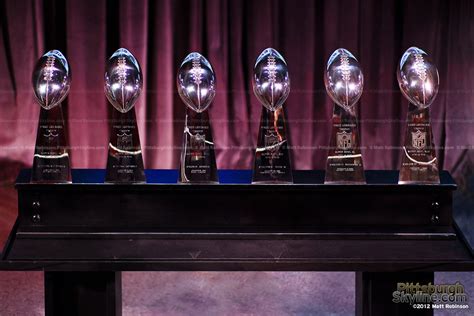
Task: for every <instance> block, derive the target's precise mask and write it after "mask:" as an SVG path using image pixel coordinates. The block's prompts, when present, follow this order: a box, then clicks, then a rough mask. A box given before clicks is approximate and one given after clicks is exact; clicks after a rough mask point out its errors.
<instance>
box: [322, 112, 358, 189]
mask: <svg viewBox="0 0 474 316" xmlns="http://www.w3.org/2000/svg"><path fill="white" fill-rule="evenodd" d="M359 143H360V141H359V131H358V128H357V118H356V115H355V107H352V108H350V109H344V108H342V107H340V106H339V105H337V104H334V111H333V117H332V131H331V140H330V144H329V146H330V147H329V154H328V158H327V162H326V175H325V179H324V184H366V181H365V174H364V166H363V161H362V154H361V151H360V147H359Z"/></svg>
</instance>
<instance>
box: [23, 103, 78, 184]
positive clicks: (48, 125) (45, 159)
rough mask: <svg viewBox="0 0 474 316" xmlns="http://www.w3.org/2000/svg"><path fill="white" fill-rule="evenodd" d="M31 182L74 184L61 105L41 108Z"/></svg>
mask: <svg viewBox="0 0 474 316" xmlns="http://www.w3.org/2000/svg"><path fill="white" fill-rule="evenodd" d="M31 182H32V183H72V181H71V168H70V163H69V153H68V150H67V137H66V131H65V127H64V119H63V112H62V108H61V105H58V106H56V107H54V108H52V109H49V110H45V109H44V108H41V111H40V118H39V122H38V132H37V135H36V146H35V155H34V158H33V168H32V173H31Z"/></svg>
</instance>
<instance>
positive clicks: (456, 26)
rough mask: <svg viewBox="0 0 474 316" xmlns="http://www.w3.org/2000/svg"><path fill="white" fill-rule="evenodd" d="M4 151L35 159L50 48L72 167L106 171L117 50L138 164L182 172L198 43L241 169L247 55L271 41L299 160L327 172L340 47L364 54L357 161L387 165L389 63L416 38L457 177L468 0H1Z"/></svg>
mask: <svg viewBox="0 0 474 316" xmlns="http://www.w3.org/2000/svg"><path fill="white" fill-rule="evenodd" d="M0 3H1V6H2V7H1V8H0V11H1V12H2V15H1V28H2V29H1V30H2V31H1V34H0V41H1V42H2V43H3V45H1V46H0V74H1V76H0V119H1V121H0V124H1V125H2V133H1V134H0V148H1V151H0V157H1V158H2V159H9V160H19V161H21V162H24V163H26V164H31V160H32V153H33V147H34V141H35V133H36V126H37V119H38V112H39V106H38V105H37V104H35V102H34V99H33V93H32V87H31V73H32V69H33V67H34V64H35V62H36V60H37V59H38V58H39V57H40V56H41V55H42V54H43V53H44V52H45V51H47V50H50V49H60V50H61V51H63V53H64V54H65V55H66V57H67V58H68V60H69V63H70V65H71V67H72V74H73V82H72V88H71V92H70V94H69V98H68V100H67V102H65V104H64V108H65V112H66V119H67V124H68V128H69V141H70V145H71V146H72V165H73V167H76V168H77V167H104V166H105V161H106V155H107V153H106V148H107V146H106V145H107V142H108V132H109V131H108V124H107V118H108V117H109V112H110V111H111V109H112V107H111V105H109V104H108V103H107V102H106V98H105V97H104V93H103V84H104V79H103V74H104V65H105V61H106V59H107V58H108V56H110V55H111V54H112V53H113V51H115V50H116V49H117V48H119V47H122V46H123V47H126V48H128V49H129V50H130V51H131V52H132V53H133V54H134V55H135V56H136V57H137V59H138V60H139V62H140V63H141V66H142V69H143V73H144V77H145V87H144V88H145V90H144V93H142V95H141V96H140V98H139V101H138V102H137V104H136V112H137V115H138V120H139V127H140V133H141V139H142V145H143V146H144V147H145V164H146V167H147V168H177V164H178V157H179V151H180V148H179V146H180V145H181V135H182V130H183V118H184V104H183V103H182V102H181V100H180V99H179V97H178V95H177V92H176V88H175V79H176V77H175V76H176V71H177V69H178V67H179V64H180V62H181V61H182V60H183V58H184V57H185V56H186V55H187V54H188V53H189V52H191V51H200V52H201V53H203V54H204V55H205V56H207V58H208V59H209V60H210V62H211V64H212V65H213V67H214V70H215V72H216V75H217V80H218V81H217V84H218V86H217V87H218V93H217V96H216V98H215V101H214V103H213V105H212V106H211V108H210V115H211V119H212V127H213V129H214V134H215V137H214V138H215V142H216V146H217V160H218V167H219V168H250V166H251V163H252V159H253V149H252V148H253V146H255V144H256V138H257V129H258V123H259V122H258V120H259V115H260V111H261V106H260V104H259V103H258V101H257V100H256V98H255V97H254V95H253V92H252V88H251V76H252V70H253V65H254V63H255V59H256V57H257V56H258V55H259V53H260V52H261V51H262V50H263V49H264V48H266V47H274V48H276V49H277V50H279V51H280V52H281V53H282V54H283V56H284V57H285V58H286V60H287V63H288V66H289V70H290V76H291V80H292V92H291V94H290V97H289V98H288V101H287V103H286V111H287V117H288V126H289V130H290V145H292V146H293V147H294V148H293V150H292V155H293V162H294V166H295V168H298V169H310V168H318V169H322V168H324V164H325V159H326V149H325V148H324V146H327V145H328V141H329V122H330V117H331V114H332V104H331V102H330V99H329V98H328V97H327V95H326V92H325V89H324V84H323V71H324V67H325V64H326V61H327V59H328V57H329V55H330V54H331V53H332V52H333V51H334V50H335V49H337V48H339V47H344V48H347V49H349V50H350V51H351V52H352V53H353V54H354V55H355V56H356V57H357V58H358V59H359V61H360V64H361V66H362V67H363V71H364V75H365V89H364V94H363V96H362V99H361V101H360V103H359V109H358V111H359V117H360V122H361V123H360V127H361V137H362V146H363V148H364V149H363V155H364V164H365V167H366V169H396V168H398V166H399V161H400V148H399V146H400V145H401V143H402V141H403V137H402V135H403V128H404V124H403V120H405V116H406V111H407V107H408V104H407V101H406V100H405V99H404V98H403V97H402V96H401V94H400V92H399V89H398V84H397V81H396V76H395V70H396V67H397V63H398V62H399V60H400V57H401V56H402V54H403V52H404V51H405V50H406V49H407V48H409V47H410V46H418V47H420V48H422V49H424V50H425V51H427V52H428V54H430V55H431V57H432V59H433V60H434V62H435V63H436V64H437V65H438V68H439V73H440V82H441V83H440V92H439V95H438V98H437V99H436V100H435V102H434V103H433V105H432V119H433V128H434V135H435V143H436V144H437V145H438V146H439V148H438V156H439V159H440V164H441V166H442V168H443V169H448V170H451V171H454V172H459V170H460V167H461V166H462V165H465V164H466V162H467V152H468V150H469V149H472V146H473V144H474V124H473V117H474V114H473V112H474V92H473V84H472V80H473V78H474V60H473V58H472V56H473V55H474V19H473V17H474V3H473V2H472V1H390V0H387V1H379V0H377V1H375V0H364V1H362V0H360V1H344V0H341V1H312V0H309V1H305V0H298V1H283V0H280V1H263V0H261V1H237V0H234V1H232V0H231V1H217V0H214V1H212V0H208V1H176V0H175V1H112V0H109V1H107V0H92V1H91V0H80V1H74V0H73V1H61V0H43V1H33V0H31V1H27V0H18V1H1V2H0Z"/></svg>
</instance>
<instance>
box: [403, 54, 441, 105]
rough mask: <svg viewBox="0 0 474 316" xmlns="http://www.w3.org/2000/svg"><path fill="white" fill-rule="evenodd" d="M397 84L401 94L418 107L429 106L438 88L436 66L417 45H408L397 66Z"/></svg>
mask: <svg viewBox="0 0 474 316" xmlns="http://www.w3.org/2000/svg"><path fill="white" fill-rule="evenodd" d="M397 79H398V85H399V86H400V90H401V91H402V93H403V95H404V96H405V97H406V98H407V99H408V100H409V101H410V102H411V103H413V104H414V105H416V106H417V107H418V108H420V109H423V108H426V107H429V106H430V105H431V103H433V101H434V99H435V98H436V95H437V94H438V89H439V74H438V68H436V66H435V65H434V64H433V62H432V61H431V59H430V58H429V56H428V55H427V54H426V53H425V52H424V51H423V50H421V49H419V48H417V47H410V48H409V49H408V50H407V51H406V52H405V53H404V54H403V56H402V58H401V60H400V65H399V67H397Z"/></svg>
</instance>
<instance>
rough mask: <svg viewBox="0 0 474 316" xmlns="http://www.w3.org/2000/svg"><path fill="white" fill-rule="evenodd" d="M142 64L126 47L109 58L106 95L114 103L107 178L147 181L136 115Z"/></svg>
mask: <svg viewBox="0 0 474 316" xmlns="http://www.w3.org/2000/svg"><path fill="white" fill-rule="evenodd" d="M142 82H143V78H142V74H141V71H140V65H139V64H138V61H137V60H136V59H135V57H134V56H133V55H132V54H131V53H130V52H129V51H128V50H127V49H125V48H120V49H118V50H117V51H115V53H114V54H113V55H112V56H111V57H110V58H109V60H108V62H107V65H106V71H105V86H104V88H105V95H106V96H107V99H108V100H109V102H110V103H111V104H112V105H113V109H112V121H111V124H110V125H111V126H110V142H109V149H108V150H109V152H108V158H107V169H106V173H105V182H107V183H142V182H145V180H146V179H145V171H144V168H143V157H142V150H141V146H140V137H139V134H138V127H137V121H136V117H135V109H134V108H133V106H134V105H135V102H136V100H137V99H138V96H139V95H140V92H141V89H142V84H143V83H142Z"/></svg>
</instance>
